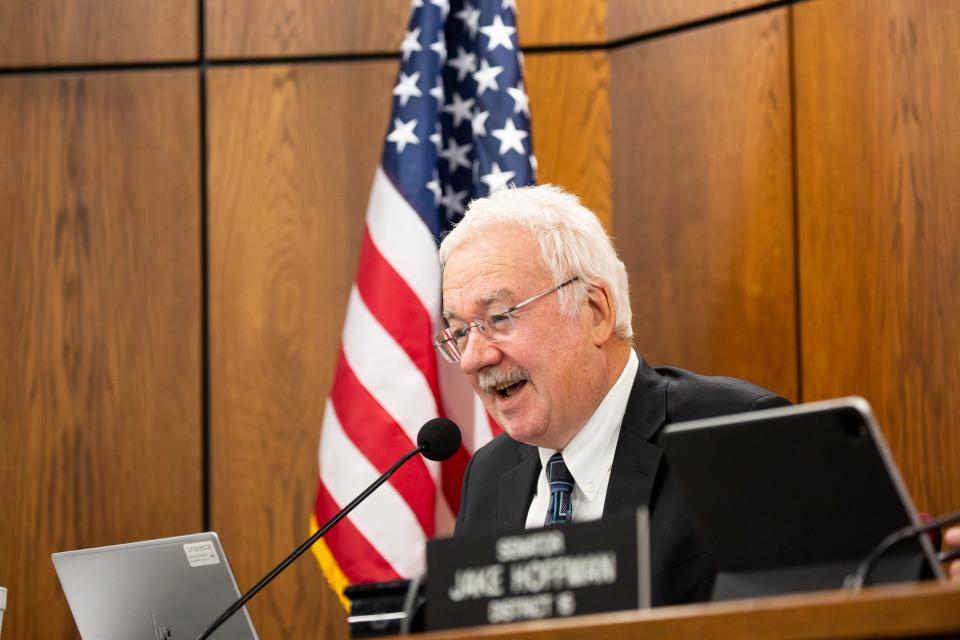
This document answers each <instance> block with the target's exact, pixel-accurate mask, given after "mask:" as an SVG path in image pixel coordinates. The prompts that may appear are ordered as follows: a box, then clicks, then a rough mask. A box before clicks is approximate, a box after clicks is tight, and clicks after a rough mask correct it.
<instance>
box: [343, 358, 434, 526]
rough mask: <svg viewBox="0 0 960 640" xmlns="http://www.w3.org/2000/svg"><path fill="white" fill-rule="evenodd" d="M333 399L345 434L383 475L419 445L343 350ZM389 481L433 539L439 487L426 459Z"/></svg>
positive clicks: (412, 461)
mask: <svg viewBox="0 0 960 640" xmlns="http://www.w3.org/2000/svg"><path fill="white" fill-rule="evenodd" d="M330 400H331V402H333V409H334V411H335V412H336V414H337V417H338V418H339V420H340V425H341V428H342V429H343V431H344V433H345V434H346V435H347V437H348V438H350V440H351V442H353V444H354V445H356V447H357V449H359V450H360V453H362V454H363V456H364V457H365V458H366V459H367V460H369V461H370V463H371V464H372V465H373V466H374V467H376V468H377V470H378V471H379V472H380V473H384V472H385V471H386V470H387V469H389V468H390V466H391V465H393V463H395V462H396V461H397V458H399V457H400V456H402V455H403V454H404V453H407V452H408V451H410V450H411V449H413V448H414V447H415V446H416V444H415V443H413V442H411V441H410V438H408V437H407V434H406V433H405V432H404V431H403V429H402V428H401V427H400V425H399V424H397V423H396V421H395V420H394V419H393V418H392V417H391V416H390V414H388V413H387V412H386V411H385V410H384V409H383V407H382V406H380V403H379V402H377V399H376V398H374V397H373V395H371V394H370V392H369V391H367V389H366V387H364V386H363V385H362V384H361V383H360V381H359V380H358V379H357V377H356V375H355V374H354V373H353V370H352V369H351V368H350V364H349V363H348V362H347V360H346V358H345V357H344V355H343V351H341V352H340V356H339V359H338V360H337V370H336V374H335V375H334V380H333V389H331V391H330ZM389 482H390V484H391V485H393V487H394V488H395V489H396V490H397V493H399V494H400V496H401V497H402V498H403V500H404V501H405V502H406V503H407V504H408V505H409V506H410V509H411V510H412V511H413V513H414V515H415V516H416V518H417V521H418V522H420V526H421V527H422V528H423V532H424V533H425V534H426V535H427V536H428V537H429V536H432V535H433V532H434V528H435V519H434V509H435V496H436V487H435V485H434V483H433V478H432V477H431V476H430V472H429V471H427V467H426V465H425V464H424V462H423V459H422V458H421V457H419V456H417V457H416V458H414V459H412V460H410V461H409V462H407V463H406V464H405V465H404V466H403V467H401V468H400V469H399V470H397V472H396V473H394V474H393V476H392V477H391V478H390V480H389Z"/></svg>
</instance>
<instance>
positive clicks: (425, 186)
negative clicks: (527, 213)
mask: <svg viewBox="0 0 960 640" xmlns="http://www.w3.org/2000/svg"><path fill="white" fill-rule="evenodd" d="M400 50H401V64H400V72H399V74H398V76H397V83H396V85H395V86H394V89H393V96H394V97H393V109H392V113H391V115H390V126H389V127H388V133H387V139H386V142H385V143H384V146H383V169H384V172H385V173H386V175H387V176H388V177H389V178H390V180H392V181H393V184H394V186H395V187H396V188H397V190H398V191H399V192H400V193H401V194H402V195H403V196H404V198H405V199H406V200H407V201H408V202H409V203H410V204H411V205H412V206H413V208H414V209H415V210H416V211H417V213H418V214H419V215H420V217H421V218H422V219H423V221H424V223H425V224H426V225H427V227H428V228H429V229H430V231H431V232H432V233H433V236H434V238H435V239H436V240H437V241H438V242H439V240H440V238H441V237H442V236H443V234H445V233H446V232H447V231H449V230H450V228H451V227H452V226H453V224H455V223H456V222H457V221H459V220H460V218H462V217H463V212H464V209H465V208H466V205H467V203H469V202H470V201H471V200H473V199H475V198H479V197H483V196H486V195H489V194H491V193H493V192H494V191H498V190H500V189H505V188H506V187H507V186H508V185H517V186H523V185H529V184H533V183H534V182H535V180H536V160H535V159H534V157H533V152H532V148H533V141H532V138H531V134H530V108H529V104H528V99H527V94H526V89H525V87H524V84H523V60H522V53H521V52H520V48H519V45H518V41H517V29H516V6H515V4H514V0H413V10H412V14H411V17H410V24H409V28H408V30H407V32H406V34H405V35H404V38H403V43H402V44H401V45H400Z"/></svg>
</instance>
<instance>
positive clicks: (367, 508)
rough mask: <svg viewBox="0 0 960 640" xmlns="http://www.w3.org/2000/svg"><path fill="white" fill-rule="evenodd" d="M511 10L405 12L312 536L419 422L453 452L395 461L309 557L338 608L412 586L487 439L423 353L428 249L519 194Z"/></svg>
mask: <svg viewBox="0 0 960 640" xmlns="http://www.w3.org/2000/svg"><path fill="white" fill-rule="evenodd" d="M514 2H515V0H413V8H412V13H411V17H410V23H409V28H408V30H407V32H406V34H405V35H404V38H403V43H402V44H401V45H400V50H401V64H400V71H399V74H398V76H397V82H396V85H395V86H394V88H393V109H392V113H391V116H390V124H389V126H388V133H387V137H386V141H385V143H384V146H383V159H382V161H381V164H380V166H379V167H378V169H377V172H376V176H375V177H374V183H373V190H372V192H371V194H370V202H369V205H368V207H367V213H366V229H365V233H364V236H363V245H362V247H361V251H360V265H359V269H358V272H357V278H356V282H355V283H354V285H353V289H352V291H351V293H350V301H349V304H348V307H347V317H346V321H345V325H344V329H343V337H342V343H341V350H340V356H339V360H338V362H337V367H336V373H335V376H334V382H333V387H332V389H331V390H330V396H329V399H328V401H327V406H326V412H325V414H324V420H323V430H322V432H321V436H320V456H319V457H320V478H319V488H318V490H317V499H316V505H315V508H314V516H313V518H312V519H311V529H312V531H316V529H317V523H323V522H325V521H326V520H327V519H329V518H330V517H331V516H333V515H334V514H335V513H336V512H337V511H338V510H339V509H340V508H341V507H343V506H344V505H345V504H347V503H348V502H349V501H350V500H351V499H353V498H354V497H355V496H356V495H357V494H358V493H360V491H362V490H363V489H364V488H365V487H366V486H367V485H369V484H370V483H371V482H373V481H374V480H375V479H376V477H377V476H378V475H380V474H381V473H382V472H384V471H386V469H387V468H388V467H389V466H390V465H391V464H392V463H393V462H394V461H395V460H396V459H397V458H399V457H400V456H401V455H402V454H404V453H406V452H407V451H409V450H411V449H412V448H413V447H414V446H416V445H415V444H414V443H415V441H416V435H417V431H418V430H419V428H420V426H421V425H422V424H423V423H424V422H426V421H427V420H429V419H431V418H435V417H437V416H440V415H443V416H446V417H450V418H452V419H453V420H455V421H456V422H457V423H458V424H459V425H460V426H461V429H462V430H463V434H464V441H463V442H464V444H463V448H462V449H461V451H460V452H459V453H458V455H456V456H455V457H454V458H453V459H452V460H450V461H447V462H444V463H443V464H442V465H440V464H438V463H434V462H430V461H427V460H425V459H423V458H420V457H418V458H415V459H413V460H411V461H410V462H408V463H407V464H406V466H405V467H403V468H402V469H401V470H400V471H398V472H397V473H396V474H395V475H394V476H393V477H392V478H391V480H390V481H389V483H387V484H385V485H383V486H382V487H380V488H379V489H378V490H377V491H376V492H374V494H373V495H371V496H370V498H369V499H368V500H367V501H366V502H365V503H363V504H362V505H361V506H360V507H358V508H357V509H356V510H355V511H353V513H352V514H351V515H350V516H349V517H348V518H346V519H344V520H343V521H341V522H340V524H338V525H337V526H336V527H334V528H333V529H332V530H331V531H330V532H329V533H328V534H327V535H326V537H325V538H324V539H322V540H321V541H320V542H318V543H317V544H316V545H315V546H314V552H315V554H316V556H317V558H318V560H319V561H320V565H321V567H322V569H323V572H324V574H325V575H326V577H327V579H328V580H329V582H330V584H331V586H332V587H333V589H334V591H335V592H336V593H337V594H342V591H343V588H344V587H346V586H348V585H350V584H358V583H365V582H379V581H386V580H395V579H398V578H409V577H413V576H416V575H419V574H420V573H422V571H423V569H424V544H423V543H424V542H425V541H426V540H427V539H429V538H431V537H434V536H438V535H444V534H448V533H449V532H451V531H452V528H453V523H454V520H455V517H456V513H457V510H458V508H459V504H460V483H461V481H462V479H463V472H464V469H465V467H466V463H467V461H468V460H469V456H470V454H471V453H472V452H473V451H474V450H475V449H476V448H477V447H479V446H482V445H483V444H484V443H485V442H487V441H488V440H489V439H490V438H491V437H493V436H494V435H496V434H497V433H498V432H499V428H498V427H497V426H496V425H495V424H493V423H492V422H491V421H489V420H488V419H487V416H486V414H485V412H484V411H483V408H482V405H480V403H479V400H478V399H477V398H476V397H475V396H474V395H473V394H472V392H471V391H470V390H469V387H467V386H466V383H465V380H464V379H463V376H462V374H461V373H460V372H459V371H458V370H457V369H456V367H452V366H450V365H446V364H442V363H440V362H439V360H438V356H437V354H435V353H434V351H433V349H432V346H431V339H432V336H433V335H435V334H436V333H437V332H438V331H439V330H440V329H441V328H442V327H441V323H442V319H441V316H440V268H439V264H438V262H437V257H436V252H437V245H438V243H439V241H440V238H441V237H442V236H443V234H444V233H445V232H447V231H448V230H449V229H450V228H451V226H452V225H453V224H454V223H456V222H457V221H458V220H459V219H460V218H461V217H462V215H463V212H464V208H465V206H466V204H467V202H469V201H470V200H471V199H473V198H477V197H482V196H485V195H488V194H490V193H492V192H494V191H497V190H499V189H504V188H506V187H507V185H510V184H516V185H526V184H532V183H533V182H534V174H535V166H536V161H535V159H534V157H533V155H532V153H531V146H532V140H531V137H530V109H529V104H528V99H527V94H526V91H525V89H524V84H523V74H522V55H521V53H520V50H519V46H518V42H517V29H516V6H515V4H514ZM341 600H342V601H343V602H344V604H345V605H346V600H344V599H343V597H342V595H341Z"/></svg>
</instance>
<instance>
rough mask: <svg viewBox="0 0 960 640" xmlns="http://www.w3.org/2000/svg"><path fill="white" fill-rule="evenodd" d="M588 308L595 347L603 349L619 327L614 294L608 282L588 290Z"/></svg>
mask: <svg viewBox="0 0 960 640" xmlns="http://www.w3.org/2000/svg"><path fill="white" fill-rule="evenodd" d="M587 306H588V308H589V310H590V335H591V338H592V339H593V344H594V346H597V347H602V346H603V345H605V344H606V343H607V342H609V341H610V339H611V338H612V337H613V335H614V330H615V329H616V326H617V310H616V307H615V306H614V304H613V293H612V292H611V291H610V286H609V285H608V284H607V283H606V282H602V281H598V282H596V283H594V284H591V285H590V287H589V288H588V289H587Z"/></svg>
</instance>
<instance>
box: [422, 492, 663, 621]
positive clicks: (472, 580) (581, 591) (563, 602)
mask: <svg viewBox="0 0 960 640" xmlns="http://www.w3.org/2000/svg"><path fill="white" fill-rule="evenodd" d="M649 540H650V536H649V531H648V525H647V510H646V509H645V508H641V509H640V510H639V511H638V512H637V513H636V514H635V515H631V514H624V515H621V516H614V517H611V518H604V519H603V520H597V521H594V522H585V523H572V524H568V525H562V526H558V527H549V528H543V529H528V530H525V531H521V532H517V533H513V534H502V535H486V536H475V537H460V538H445V539H441V540H432V541H430V542H428V543H427V612H426V613H427V629H430V630H433V629H451V628H454V627H469V626H477V625H485V624H506V623H510V622H523V621H526V620H543V619H546V618H558V617H561V618H562V617H568V616H574V615H583V614H588V613H601V612H605V611H620V610H625V609H638V608H646V607H649V606H650V551H649V549H650V545H649Z"/></svg>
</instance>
